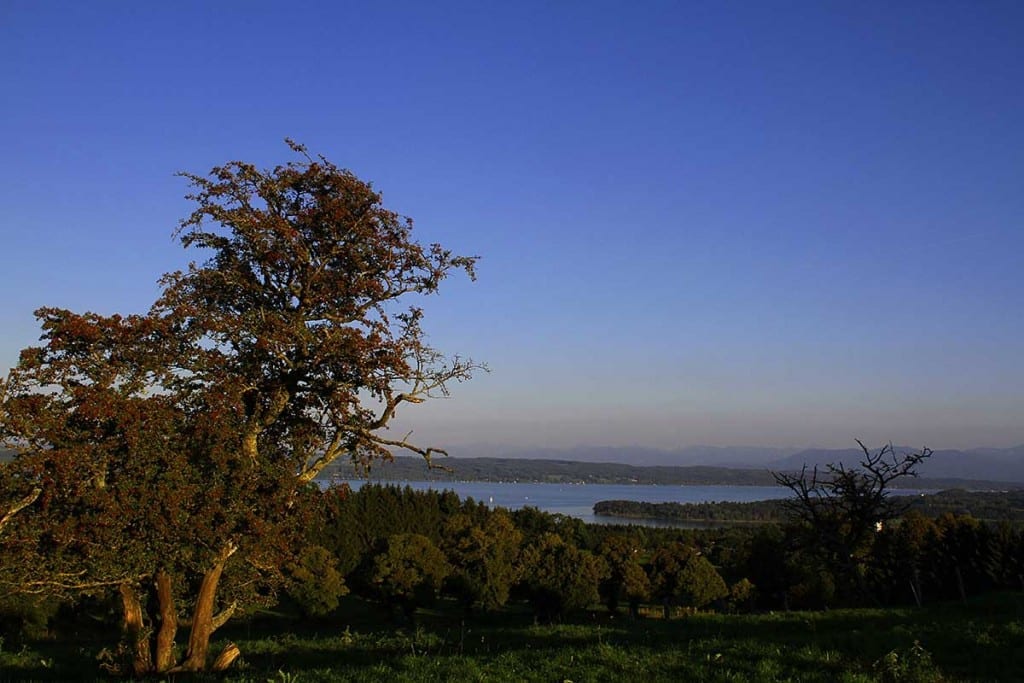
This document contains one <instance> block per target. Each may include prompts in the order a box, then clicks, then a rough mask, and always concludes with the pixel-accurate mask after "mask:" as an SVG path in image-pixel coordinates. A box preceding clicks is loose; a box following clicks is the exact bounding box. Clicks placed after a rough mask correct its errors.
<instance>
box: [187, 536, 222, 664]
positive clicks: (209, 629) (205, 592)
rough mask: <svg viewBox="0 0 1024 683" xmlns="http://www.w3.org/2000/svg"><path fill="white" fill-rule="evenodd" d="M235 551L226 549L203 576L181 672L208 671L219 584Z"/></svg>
mask: <svg viewBox="0 0 1024 683" xmlns="http://www.w3.org/2000/svg"><path fill="white" fill-rule="evenodd" d="M234 551H235V550H234V548H233V547H228V548H225V549H224V551H223V552H221V555H220V557H219V558H218V560H217V563H216V564H215V565H213V568H211V569H210V570H209V571H208V572H206V573H205V574H204V575H203V581H202V583H200V585H199V595H198V596H197V597H196V606H195V610H194V611H193V612H192V628H191V630H190V631H189V636H188V652H187V653H186V655H185V661H184V662H182V663H181V666H179V667H178V670H180V671H204V670H205V669H206V659H207V655H208V653H209V651H210V636H211V635H213V632H214V630H215V628H216V627H215V625H214V623H213V607H214V603H215V602H216V598H217V584H218V583H219V582H220V576H221V574H222V573H223V572H224V564H225V563H226V562H227V561H228V558H229V557H230V556H231V555H232V554H233V553H234ZM229 663H230V662H229Z"/></svg>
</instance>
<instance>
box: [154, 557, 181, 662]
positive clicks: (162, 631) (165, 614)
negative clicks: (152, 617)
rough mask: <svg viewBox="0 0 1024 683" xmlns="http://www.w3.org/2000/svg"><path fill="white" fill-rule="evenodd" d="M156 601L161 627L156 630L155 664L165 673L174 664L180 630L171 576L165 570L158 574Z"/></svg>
mask: <svg viewBox="0 0 1024 683" xmlns="http://www.w3.org/2000/svg"><path fill="white" fill-rule="evenodd" d="M156 603H157V620H158V621H159V623H160V627H159V629H158V630H157V632H156V639H155V644H156V656H155V658H154V664H155V666H156V671H157V672H158V673H164V672H166V671H170V670H171V668H172V667H173V666H174V637H175V635H176V634H177V632H178V612H177V610H176V609H175V607H174V595H173V593H172V592H171V577H170V575H169V574H167V572H165V571H163V570H161V571H159V572H157V575H156Z"/></svg>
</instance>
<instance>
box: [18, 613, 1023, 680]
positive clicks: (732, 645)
mask: <svg viewBox="0 0 1024 683" xmlns="http://www.w3.org/2000/svg"><path fill="white" fill-rule="evenodd" d="M657 612H660V610H653V609H652V610H651V611H650V613H649V615H648V616H647V618H644V619H640V620H635V621H634V620H630V619H628V618H626V617H625V616H617V617H616V616H612V615H610V614H608V613H607V612H603V611H597V612H590V613H581V614H580V615H579V616H578V617H577V618H576V619H574V620H567V621H565V622H563V623H561V624H558V625H550V626H538V625H535V624H534V623H533V620H532V617H531V616H530V614H529V613H528V612H527V611H526V610H522V611H518V610H517V609H515V608H512V609H509V610H507V611H505V612H503V613H500V614H497V615H492V616H476V617H470V618H463V617H462V616H461V612H460V611H459V610H458V609H457V608H456V607H455V606H454V605H451V606H450V608H449V606H448V605H446V604H440V605H438V606H437V608H436V609H434V610H423V611H421V612H420V614H419V615H418V617H417V623H416V625H415V627H413V626H404V627H397V626H386V625H385V624H386V623H387V615H385V614H382V613H381V612H380V611H379V608H378V607H377V606H376V605H373V604H370V603H366V602H363V601H361V600H358V599H350V600H349V601H347V603H346V605H344V606H343V608H342V609H341V610H340V611H339V612H338V615H336V616H335V617H334V618H332V619H327V620H323V621H319V622H311V621H302V620H298V619H296V618H295V617H293V616H289V615H286V614H281V613H264V614H261V615H259V616H257V617H256V618H253V619H251V620H248V621H244V620H240V621H239V622H238V623H235V624H232V625H229V626H226V627H225V628H224V629H223V631H222V632H221V633H219V634H218V636H219V638H218V640H219V642H221V643H223V642H226V641H228V640H231V641H234V642H236V643H237V644H238V645H239V647H240V648H241V650H242V653H243V655H242V659H241V660H240V661H239V662H237V663H236V665H235V666H234V667H233V668H232V669H231V670H230V671H229V672H228V674H227V675H226V676H223V675H222V676H213V675H207V676H205V677H204V676H200V677H197V679H199V680H226V681H255V682H258V683H264V682H267V681H276V682H279V683H292V682H298V681H303V682H304V681H310V682H312V681H559V682H562V681H577V682H578V681H622V680H629V679H634V680H641V681H687V680H695V681H697V680H699V681H848V682H853V681H996V680H998V681H1014V680H1022V679H1024V595H1022V594H1017V593H1014V594H1007V593H1001V594H990V595H988V596H985V597H982V598H978V599H975V600H972V601H971V602H970V603H968V604H967V605H961V604H958V603H957V604H954V603H950V604H941V605H932V606H926V607H925V608H923V609H916V608H907V609H893V608H888V609H855V610H832V611H826V612H789V613H774V614H772V613H769V614H754V615H724V614H712V613H698V614H689V615H680V616H678V617H676V618H673V619H672V620H670V621H664V620H662V619H659V618H657ZM99 635H100V634H86V633H79V634H77V635H74V634H72V635H69V636H67V637H61V638H58V639H54V640H51V641H40V642H31V643H27V644H22V645H18V646H17V647H14V646H11V645H9V644H5V645H4V646H3V650H2V652H0V672H2V674H0V678H2V679H3V680H94V679H96V676H97V674H96V672H97V663H96V657H97V655H98V654H99V652H100V650H101V648H102V647H103V642H104V641H102V640H98V639H97V640H94V638H98V637H99ZM105 642H109V641H105Z"/></svg>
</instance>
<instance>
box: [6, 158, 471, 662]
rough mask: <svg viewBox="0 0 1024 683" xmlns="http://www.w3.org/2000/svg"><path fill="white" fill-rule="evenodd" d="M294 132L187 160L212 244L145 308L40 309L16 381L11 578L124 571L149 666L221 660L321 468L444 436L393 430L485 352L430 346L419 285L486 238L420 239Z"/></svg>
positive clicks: (193, 238) (43, 579)
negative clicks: (218, 639) (251, 150)
mask: <svg viewBox="0 0 1024 683" xmlns="http://www.w3.org/2000/svg"><path fill="white" fill-rule="evenodd" d="M289 145H290V146H291V148H292V150H293V151H294V152H296V153H297V154H298V155H299V158H298V160H296V161H293V162H291V163H288V164H286V165H283V166H277V167H275V168H273V169H259V168H257V167H256V166H253V165H252V164H248V163H243V162H231V163H228V164H226V165H224V166H220V167H216V168H214V169H213V170H212V171H211V172H210V173H209V174H208V175H205V176H203V175H194V174H183V175H184V177H185V178H186V179H187V180H188V181H189V183H190V185H191V187H192V192H191V193H190V194H189V195H188V198H189V199H190V200H192V201H193V202H194V203H195V210H194V211H193V212H192V213H191V214H190V215H189V216H188V217H186V218H185V219H184V220H183V221H182V222H181V226H180V229H179V232H178V235H179V236H180V239H181V242H182V244H183V246H185V247H186V248H193V249H197V250H199V252H200V253H201V254H202V255H203V256H204V257H206V260H205V261H203V262H200V263H195V262H194V263H192V264H190V265H189V267H188V268H187V269H186V270H185V271H182V272H175V273H171V274H168V275H165V276H164V278H163V279H162V281H161V284H162V286H163V293H162V295H161V296H160V298H159V299H158V300H157V301H156V302H155V303H154V305H153V306H152V308H151V309H150V311H149V312H148V313H146V314H144V315H133V316H126V317H121V316H116V315H115V316H103V315H97V314H93V313H86V314H77V313H73V312H71V311H66V310H60V309H40V311H38V312H37V316H38V317H39V319H40V320H41V323H42V327H43V337H42V341H43V344H42V345H41V346H39V347H35V348H29V349H26V350H25V351H23V352H22V355H21V358H20V361H19V363H18V365H17V367H16V368H14V369H13V370H12V371H11V373H10V375H9V376H8V377H7V379H6V380H3V381H2V383H0V437H2V438H3V439H4V440H5V441H6V442H7V443H8V444H9V445H11V446H13V447H15V448H16V449H17V450H18V451H19V455H18V456H17V457H16V459H15V461H14V462H13V463H10V464H8V465H6V466H5V469H4V471H3V480H2V484H0V489H2V490H0V493H3V494H5V498H4V499H3V500H4V501H10V502H5V503H4V507H3V508H2V511H3V513H4V522H3V523H4V528H3V533H2V534H0V543H2V544H3V548H2V551H3V552H4V553H5V561H4V563H3V570H2V571H0V581H3V582H4V583H5V584H6V585H5V586H4V587H3V588H4V589H5V590H10V589H14V590H22V591H36V592H65V593H66V592H74V591H80V590H102V589H104V588H109V587H114V588H116V589H117V590H118V591H119V593H120V595H121V597H122V601H123V606H124V616H125V627H126V632H127V634H128V636H129V639H128V640H129V641H130V642H129V644H130V646H131V659H132V667H133V669H134V671H135V672H136V673H140V674H141V673H148V672H153V671H155V672H165V671H173V670H201V669H204V668H207V667H208V666H209V662H208V648H209V641H210V635H211V634H212V633H213V631H214V630H215V628H216V627H217V626H218V625H219V624H220V623H223V621H225V620H226V618H227V617H228V616H230V614H231V612H232V610H233V609H234V606H236V605H240V606H242V607H244V606H246V605H248V604H251V602H252V600H254V599H255V598H256V597H258V596H266V595H267V594H268V593H269V592H270V591H271V589H272V588H273V587H274V585H275V583H276V581H277V580H279V574H280V572H279V571H278V568H279V567H280V566H281V564H282V562H284V561H285V557H286V556H287V555H288V554H289V553H291V552H292V551H293V548H291V547H290V545H289V543H288V542H287V541H288V540H289V539H291V538H292V537H294V533H293V532H294V531H295V530H296V529H297V528H298V527H301V525H302V524H303V523H304V521H303V514H304V513H305V511H306V510H307V509H308V506H307V505H306V504H305V502H306V500H307V499H308V498H309V492H308V491H307V490H306V489H307V487H308V486H309V485H310V482H312V481H313V479H314V478H315V477H316V476H317V475H318V474H320V473H321V472H322V471H323V470H324V468H325V467H327V466H328V465H330V464H331V463H332V462H334V461H335V460H337V459H338V458H349V459H352V460H354V461H356V462H358V463H362V464H364V465H368V464H369V463H370V462H371V461H372V460H374V459H375V458H380V457H390V453H391V450H393V449H396V448H397V449H408V450H410V451H412V452H415V453H418V454H420V455H422V456H423V457H425V458H427V459H428V460H429V459H430V457H431V456H432V455H434V454H436V453H443V451H441V450H439V449H436V448H432V447H426V446H422V445H417V444H415V443H412V442H410V441H409V439H408V437H407V436H406V437H402V436H397V437H396V436H392V435H390V434H389V433H388V431H387V428H388V426H389V424H390V423H391V421H392V420H393V418H394V417H395V415H396V413H397V412H398V411H399V410H400V409H401V408H402V407H403V406H405V405H410V404H415V403H420V402H422V401H424V400H426V399H427V398H430V397H432V396H437V395H443V394H447V391H448V385H449V384H450V383H451V382H453V381H462V380H465V379H468V378H469V377H470V375H471V374H472V372H473V371H474V370H475V369H477V368H478V367H479V366H477V365H475V364H474V363H472V362H471V361H468V360H464V359H461V358H459V357H455V358H453V359H450V360H449V359H447V358H445V357H444V356H442V355H441V354H440V353H439V352H438V351H436V350H434V349H432V348H431V347H429V346H428V345H427V344H426V343H425V341H424V334H423V331H422V328H421V320H422V311H421V309H420V308H418V307H417V306H416V305H410V304H409V301H410V299H411V300H413V301H414V302H418V301H420V300H421V298H422V295H429V294H433V293H435V292H436V291H437V290H438V288H439V286H440V284H441V282H442V281H443V280H444V279H445V278H446V277H447V276H448V275H450V274H451V273H452V272H454V271H458V270H462V271H465V272H466V273H467V274H468V275H469V276H470V277H472V276H473V266H474V263H475V258H473V257H464V256H456V255H453V254H452V253H451V252H450V251H448V250H445V249H443V248H442V247H440V246H439V245H436V244H434V245H430V246H423V245H421V244H419V243H418V242H416V241H415V240H414V239H413V236H412V222H411V221H410V220H409V219H407V218H403V217H401V216H399V215H398V214H396V213H394V212H392V211H389V210H388V209H386V208H384V206H383V205H382V203H381V197H380V195H379V194H378V193H377V192H376V191H375V190H374V189H373V188H372V187H371V186H370V185H369V184H368V183H366V182H363V181H362V180H360V179H358V178H357V177H356V176H355V175H353V174H352V173H351V172H349V171H346V170H343V169H340V168H338V167H336V166H335V165H333V164H332V163H330V162H329V161H327V160H326V159H324V158H323V157H318V158H313V157H311V156H309V155H308V154H307V152H306V150H305V149H304V148H303V147H302V146H300V145H297V144H294V143H291V142H290V141H289ZM23 503H24V505H23ZM19 506H21V508H22V509H20V511H18V512H15V510H16V508H18V507H19ZM179 610H186V611H187V612H188V613H189V621H190V622H191V629H190V635H189V641H188V646H187V651H186V652H185V655H184V657H183V658H180V659H179V658H177V657H176V656H175V650H174V640H175V633H176V627H177V619H178V615H179ZM230 659H231V653H230V652H229V653H228V654H226V655H225V656H224V657H222V658H221V659H220V661H219V662H217V663H215V666H220V667H223V666H226V665H227V664H229V663H230Z"/></svg>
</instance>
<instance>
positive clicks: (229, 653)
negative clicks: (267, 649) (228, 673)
mask: <svg viewBox="0 0 1024 683" xmlns="http://www.w3.org/2000/svg"><path fill="white" fill-rule="evenodd" d="M241 654H242V653H241V651H240V650H239V649H238V646H237V645H235V644H234V643H228V644H227V646H225V648H224V649H223V650H221V653H220V654H219V655H217V659H215V660H213V666H212V667H210V668H211V670H212V671H224V670H225V669H227V668H228V667H229V666H231V663H232V662H234V661H235V660H236V659H238V657H239V655H241Z"/></svg>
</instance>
